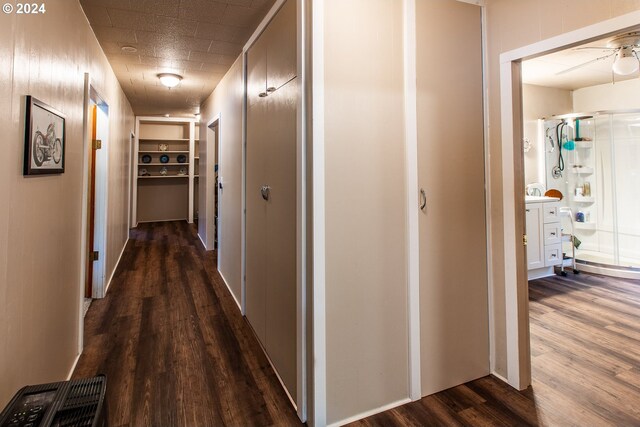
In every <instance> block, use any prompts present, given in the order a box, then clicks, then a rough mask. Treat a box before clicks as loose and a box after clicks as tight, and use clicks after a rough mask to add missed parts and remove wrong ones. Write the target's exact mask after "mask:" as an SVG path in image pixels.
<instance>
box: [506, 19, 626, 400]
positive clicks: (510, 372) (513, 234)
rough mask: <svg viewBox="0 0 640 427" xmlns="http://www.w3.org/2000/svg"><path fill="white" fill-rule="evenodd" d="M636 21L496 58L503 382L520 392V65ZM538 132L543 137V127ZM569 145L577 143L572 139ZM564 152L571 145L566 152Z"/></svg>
mask: <svg viewBox="0 0 640 427" xmlns="http://www.w3.org/2000/svg"><path fill="white" fill-rule="evenodd" d="M637 23H638V13H631V14H628V15H623V16H620V17H618V18H614V19H611V20H608V21H604V22H601V23H598V24H594V25H591V26H589V27H585V28H582V29H580V30H576V31H573V32H571V33H566V34H563V35H560V36H557V37H554V38H552V39H549V40H544V41H541V42H539V43H535V44H533V45H529V46H525V47H522V48H519V49H517V50H514V51H511V52H507V53H504V54H502V55H501V58H500V62H501V73H500V76H501V91H502V93H501V100H502V153H503V157H504V160H503V164H502V177H503V194H502V197H503V200H504V201H505V202H504V204H505V206H504V227H505V228H504V230H505V234H504V236H505V239H504V246H505V254H506V262H505V273H506V275H505V281H506V304H507V313H506V315H507V319H506V320H507V327H506V330H507V343H506V347H507V360H508V366H507V380H508V382H509V383H510V384H511V385H512V386H514V387H516V388H518V389H524V388H526V387H527V386H528V385H530V384H531V359H530V356H531V351H530V335H529V332H530V331H529V302H528V286H527V263H526V255H525V247H524V246H523V245H522V241H523V240H522V235H523V234H524V230H525V220H524V218H525V180H524V156H523V152H524V148H525V145H526V141H525V140H524V139H523V136H524V130H523V129H524V127H525V125H526V123H523V119H522V108H523V103H522V74H521V71H522V67H523V64H522V62H523V61H526V60H529V59H533V58H537V57H541V56H544V55H547V54H550V53H554V52H558V51H561V50H564V49H570V48H575V47H578V46H580V45H584V44H586V43H591V42H595V41H598V40H602V39H604V38H608V37H615V36H617V35H619V34H621V33H627V32H633V31H637V26H638V24H637ZM567 68H569V67H567ZM541 129H542V138H543V139H544V128H541ZM529 142H530V141H529ZM561 142H562V143H564V142H565V141H564V140H562V141H561ZM573 142H574V144H575V138H574V141H573ZM548 145H549V147H546V148H550V143H549V144H548ZM556 145H557V141H556ZM567 148H569V147H565V148H564V149H565V150H566V149H567ZM573 148H575V147H573ZM568 151H570V150H568ZM556 154H557V153H556ZM583 188H584V187H583ZM583 191H584V190H583ZM574 195H575V194H574ZM520 233H522V234H520Z"/></svg>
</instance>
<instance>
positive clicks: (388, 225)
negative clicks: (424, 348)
mask: <svg viewBox="0 0 640 427" xmlns="http://www.w3.org/2000/svg"><path fill="white" fill-rule="evenodd" d="M402 8H403V2H401V1H398V0H348V1H345V0H326V1H325V9H324V14H325V16H324V22H325V26H324V34H325V37H324V56H325V66H324V72H325V80H324V88H325V111H324V115H325V128H324V133H325V177H326V178H325V187H326V188H325V206H326V221H325V224H326V270H325V273H326V308H325V310H326V342H327V346H326V358H327V362H326V363H327V372H326V384H327V421H328V422H329V423H337V422H340V421H342V420H344V419H346V418H349V417H353V416H356V415H359V414H362V413H363V412H366V411H371V410H375V409H377V408H379V407H380V406H383V405H388V404H391V403H393V402H397V401H399V400H401V399H405V398H407V397H408V393H409V390H408V389H409V385H408V375H409V374H408V358H409V355H408V332H407V330H408V312H407V254H406V250H405V248H406V230H407V223H406V185H405V179H404V177H405V162H404V156H405V154H404V149H405V145H404V114H403V102H404V98H403V68H402V65H403V43H402V39H403V26H402V10H403V9H402Z"/></svg>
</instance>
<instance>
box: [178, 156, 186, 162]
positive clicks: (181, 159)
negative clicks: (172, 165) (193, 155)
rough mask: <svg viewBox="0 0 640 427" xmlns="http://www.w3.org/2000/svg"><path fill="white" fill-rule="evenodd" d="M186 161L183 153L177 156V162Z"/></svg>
mask: <svg viewBox="0 0 640 427" xmlns="http://www.w3.org/2000/svg"><path fill="white" fill-rule="evenodd" d="M186 162H187V156H185V155H184V154H180V155H179V156H178V163H186Z"/></svg>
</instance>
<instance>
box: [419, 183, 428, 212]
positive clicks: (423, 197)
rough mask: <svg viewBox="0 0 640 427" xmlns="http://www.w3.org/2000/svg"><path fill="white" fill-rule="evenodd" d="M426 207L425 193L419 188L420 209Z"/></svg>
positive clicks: (422, 209)
mask: <svg viewBox="0 0 640 427" xmlns="http://www.w3.org/2000/svg"><path fill="white" fill-rule="evenodd" d="M426 207H427V193H425V192H424V188H421V189H420V210H421V211H424V209H425V208H426Z"/></svg>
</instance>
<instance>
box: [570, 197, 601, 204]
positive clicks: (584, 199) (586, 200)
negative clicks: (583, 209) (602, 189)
mask: <svg viewBox="0 0 640 427" xmlns="http://www.w3.org/2000/svg"><path fill="white" fill-rule="evenodd" d="M573 201H574V202H576V203H593V202H595V201H596V199H595V198H594V197H585V196H573Z"/></svg>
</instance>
